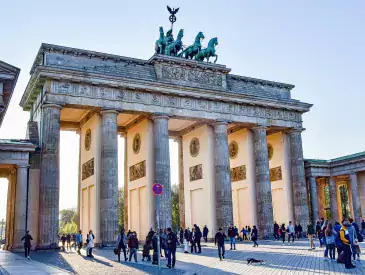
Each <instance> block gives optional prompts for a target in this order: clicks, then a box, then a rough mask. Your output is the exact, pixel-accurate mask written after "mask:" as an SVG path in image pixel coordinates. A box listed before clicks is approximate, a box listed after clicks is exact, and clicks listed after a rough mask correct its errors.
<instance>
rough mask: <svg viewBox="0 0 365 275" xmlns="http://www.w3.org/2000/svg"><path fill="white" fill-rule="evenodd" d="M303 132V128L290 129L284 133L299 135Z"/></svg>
mask: <svg viewBox="0 0 365 275" xmlns="http://www.w3.org/2000/svg"><path fill="white" fill-rule="evenodd" d="M303 131H305V128H291V129H288V130H286V131H285V132H287V133H288V134H290V133H301V132H303Z"/></svg>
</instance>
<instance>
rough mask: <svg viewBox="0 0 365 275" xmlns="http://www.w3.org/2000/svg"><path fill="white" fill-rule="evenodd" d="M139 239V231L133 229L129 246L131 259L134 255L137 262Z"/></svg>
mask: <svg viewBox="0 0 365 275" xmlns="http://www.w3.org/2000/svg"><path fill="white" fill-rule="evenodd" d="M138 245H139V242H138V239H137V233H136V231H133V233H132V234H131V236H130V237H129V240H128V247H129V251H130V252H129V261H131V259H132V256H134V261H135V262H136V263H137V250H138Z"/></svg>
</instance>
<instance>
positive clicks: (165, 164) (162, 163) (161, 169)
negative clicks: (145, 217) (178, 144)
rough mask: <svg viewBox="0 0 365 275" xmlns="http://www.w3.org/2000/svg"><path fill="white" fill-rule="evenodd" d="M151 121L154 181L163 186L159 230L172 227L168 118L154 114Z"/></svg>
mask: <svg viewBox="0 0 365 275" xmlns="http://www.w3.org/2000/svg"><path fill="white" fill-rule="evenodd" d="M151 119H152V120H153V134H154V138H153V142H154V150H155V179H156V181H155V182H156V183H159V184H161V185H162V186H163V193H162V195H161V196H160V213H159V217H160V220H159V223H160V228H168V227H171V226H172V214H171V183H170V148H169V129H168V124H169V117H168V116H167V115H164V114H156V115H154V116H152V117H151Z"/></svg>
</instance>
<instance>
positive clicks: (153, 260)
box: [152, 232, 160, 265]
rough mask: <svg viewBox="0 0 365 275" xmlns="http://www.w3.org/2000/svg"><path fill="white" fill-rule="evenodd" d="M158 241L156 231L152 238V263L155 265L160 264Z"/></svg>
mask: <svg viewBox="0 0 365 275" xmlns="http://www.w3.org/2000/svg"><path fill="white" fill-rule="evenodd" d="M157 242H158V238H157V232H155V233H154V235H153V238H152V249H153V255H152V264H153V265H158V256H157V255H158V254H157V253H160V252H159V251H158V249H157Z"/></svg>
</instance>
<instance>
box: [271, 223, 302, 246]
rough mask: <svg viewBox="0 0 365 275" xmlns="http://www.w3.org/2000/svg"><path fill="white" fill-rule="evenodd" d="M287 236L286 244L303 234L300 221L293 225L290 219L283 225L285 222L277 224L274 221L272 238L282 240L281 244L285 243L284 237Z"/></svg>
mask: <svg viewBox="0 0 365 275" xmlns="http://www.w3.org/2000/svg"><path fill="white" fill-rule="evenodd" d="M286 236H287V240H288V244H290V240H291V241H292V243H293V242H294V239H295V238H297V239H300V238H302V236H303V227H302V226H301V224H300V223H297V224H295V225H293V223H292V222H291V221H289V224H288V225H285V223H283V224H281V226H279V224H278V223H277V222H274V239H275V240H280V239H281V240H282V241H283V245H285V239H286Z"/></svg>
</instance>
